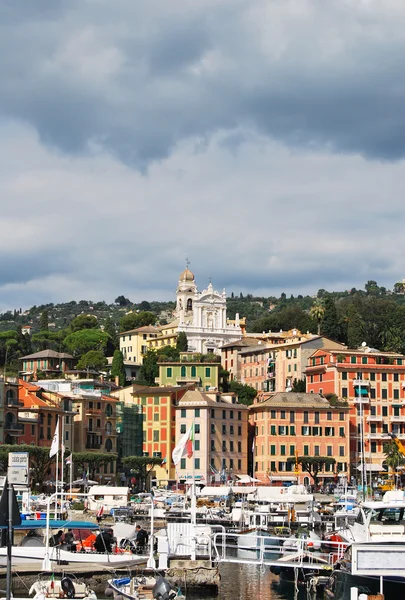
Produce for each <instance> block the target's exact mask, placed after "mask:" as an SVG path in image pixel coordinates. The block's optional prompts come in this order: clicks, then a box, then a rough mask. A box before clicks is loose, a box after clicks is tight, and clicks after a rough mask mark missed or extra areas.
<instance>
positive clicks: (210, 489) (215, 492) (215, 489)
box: [198, 485, 252, 498]
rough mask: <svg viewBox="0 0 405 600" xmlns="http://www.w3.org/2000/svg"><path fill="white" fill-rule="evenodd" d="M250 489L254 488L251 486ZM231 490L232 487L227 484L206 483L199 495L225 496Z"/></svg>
mask: <svg viewBox="0 0 405 600" xmlns="http://www.w3.org/2000/svg"><path fill="white" fill-rule="evenodd" d="M250 489H252V488H250ZM230 492H232V488H231V487H228V486H226V485H218V486H213V485H212V486H211V485H206V486H205V487H203V488H202V489H201V491H200V493H199V494H198V495H199V496H218V498H222V497H223V496H228V495H229V493H230Z"/></svg>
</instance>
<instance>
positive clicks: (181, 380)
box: [176, 376, 200, 383]
mask: <svg viewBox="0 0 405 600" xmlns="http://www.w3.org/2000/svg"><path fill="white" fill-rule="evenodd" d="M188 381H190V382H191V383H200V378H199V377H191V376H190V377H176V382H177V383H187V382H188Z"/></svg>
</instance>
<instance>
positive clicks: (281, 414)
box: [280, 410, 285, 419]
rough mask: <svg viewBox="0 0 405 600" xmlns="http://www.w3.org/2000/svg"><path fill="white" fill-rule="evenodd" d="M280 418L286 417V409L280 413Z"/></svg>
mask: <svg viewBox="0 0 405 600" xmlns="http://www.w3.org/2000/svg"><path fill="white" fill-rule="evenodd" d="M280 419H285V410H282V411H281V413H280Z"/></svg>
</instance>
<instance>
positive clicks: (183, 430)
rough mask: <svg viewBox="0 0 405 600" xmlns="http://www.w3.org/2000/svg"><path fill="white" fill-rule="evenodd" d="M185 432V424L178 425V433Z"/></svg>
mask: <svg viewBox="0 0 405 600" xmlns="http://www.w3.org/2000/svg"><path fill="white" fill-rule="evenodd" d="M186 431H187V427H186V424H185V423H182V424H181V425H180V433H186Z"/></svg>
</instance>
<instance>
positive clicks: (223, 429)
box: [222, 425, 226, 435]
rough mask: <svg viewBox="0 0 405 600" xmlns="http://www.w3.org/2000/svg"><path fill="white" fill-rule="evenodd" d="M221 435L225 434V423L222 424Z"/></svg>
mask: <svg viewBox="0 0 405 600" xmlns="http://www.w3.org/2000/svg"><path fill="white" fill-rule="evenodd" d="M222 435H226V425H222Z"/></svg>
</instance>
